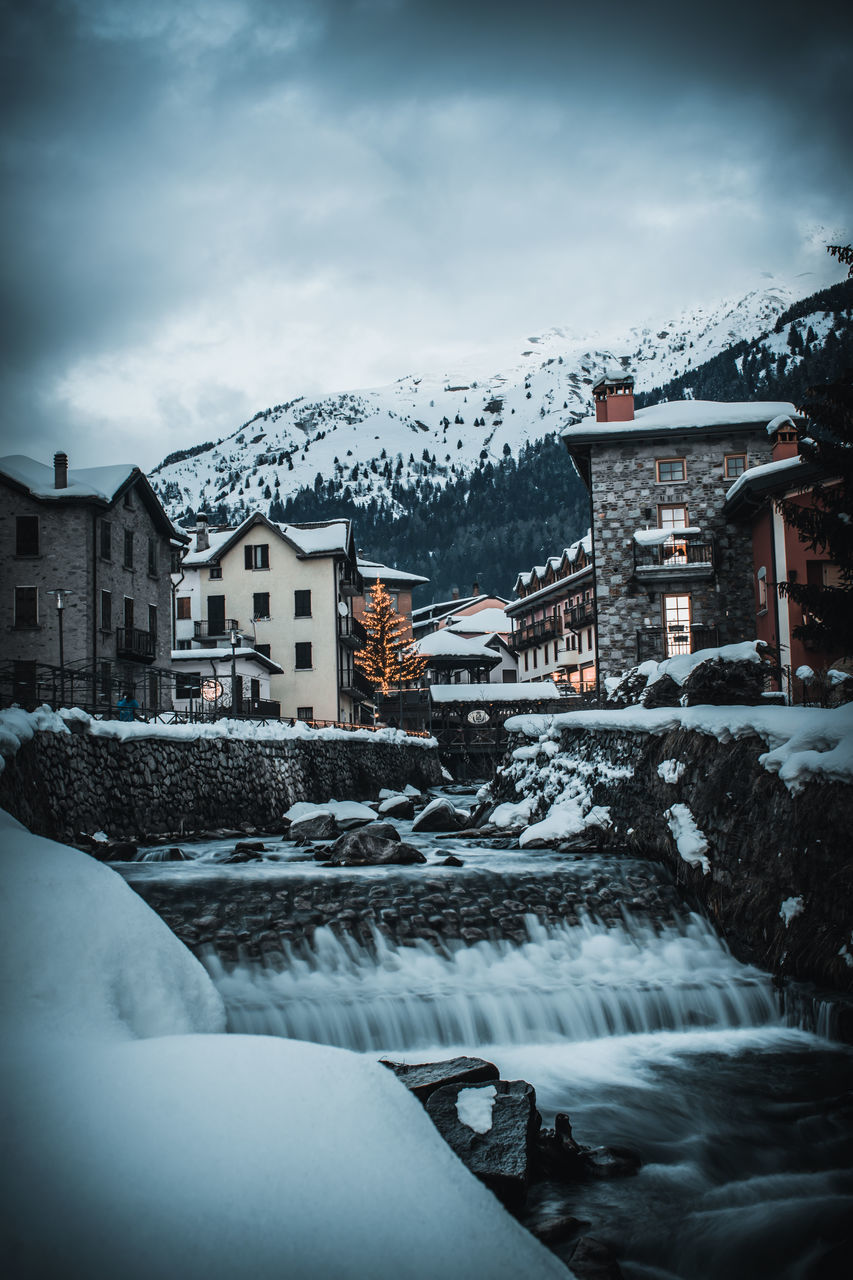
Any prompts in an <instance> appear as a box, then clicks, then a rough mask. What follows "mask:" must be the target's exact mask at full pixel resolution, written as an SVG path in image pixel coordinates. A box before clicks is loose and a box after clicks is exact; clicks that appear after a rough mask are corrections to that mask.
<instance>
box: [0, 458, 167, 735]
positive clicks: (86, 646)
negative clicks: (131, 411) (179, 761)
mask: <svg viewBox="0 0 853 1280" xmlns="http://www.w3.org/2000/svg"><path fill="white" fill-rule="evenodd" d="M0 490H2V495H3V502H2V515H0V538H2V546H3V554H2V556H0V635H2V655H0V657H2V662H0V696H2V698H3V700H4V701H7V702H8V701H17V702H22V703H24V704H31V703H34V702H39V701H48V702H57V701H60V700H61V701H67V702H69V703H70V702H71V701H73V702H75V703H76V704H78V705H79V704H81V703H82V704H86V705H89V706H91V707H92V708H93V709H96V710H97V709H99V708H102V707H103V708H107V707H109V706H110V705H112V704H114V703H115V701H116V700H117V698H118V697H119V696H120V695H121V694H123V693H126V692H132V693H133V694H134V696H135V697H136V700H137V701H138V702H139V704H140V706H141V707H143V708H145V709H146V710H156V709H160V708H163V707H168V706H170V705H171V677H170V673H169V656H170V650H171V583H170V577H169V569H170V560H171V553H172V550H173V548H175V547H177V546H180V545H182V544H183V543H185V542H186V541H187V539H186V538H185V537H184V536H183V535H182V534H179V533H178V532H177V531H176V530H175V528H174V526H173V525H172V522H171V521H170V519H169V517H168V516H167V515H166V512H165V511H164V509H163V507H162V505H161V503H160V500H159V499H158V497H157V495H156V494H155V493H154V490H153V489H152V488H151V486H150V484H149V483H148V480H147V479H146V477H145V476H144V475H143V473H142V472H141V471H140V470H139V468H138V467H135V466H129V465H123V466H109V467H91V468H86V469H83V470H74V471H70V470H69V468H68V458H67V456H66V455H65V454H64V453H57V454H56V456H55V458H54V465H53V467H49V466H47V465H45V464H44V463H42V462H37V461H35V460H34V459H32V458H27V457H24V456H22V455H14V456H10V457H6V458H0Z"/></svg>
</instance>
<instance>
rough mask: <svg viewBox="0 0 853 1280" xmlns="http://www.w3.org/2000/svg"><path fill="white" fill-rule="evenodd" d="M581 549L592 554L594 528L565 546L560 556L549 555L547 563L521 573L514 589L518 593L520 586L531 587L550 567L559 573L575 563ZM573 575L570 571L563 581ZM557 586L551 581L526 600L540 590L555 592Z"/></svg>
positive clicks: (531, 598)
mask: <svg viewBox="0 0 853 1280" xmlns="http://www.w3.org/2000/svg"><path fill="white" fill-rule="evenodd" d="M581 551H583V553H584V555H585V556H587V557H591V556H592V530H591V529H587V531H586V533H585V534H584V536H583V537H582V538H578V540H577V542H573V543H572V545H571V546H570V547H564V548H563V550H562V551H561V553H560V554H559V555H558V556H549V557H548V563H547V564H543V565H540V564H537V565H534V566H533V568H532V569H529V570H527V571H526V572H522V573H519V575H518V577H517V578H516V580H515V588H514V590H515V593H516V595H518V592H519V588H526V587H529V586H530V584H531V582H532V581H533V579H534V577H536V578H539V579H542V578H544V577H545V574H546V573H547V572H548V569H549V568H552V569H553V570H554V572H555V573H558V572H559V571H560V570H561V569H564V568H566V567H567V566H569V565H572V564H574V562H575V561H576V560H577V558H578V556H579V555H580V553H581ZM586 567H587V566H584V568H586ZM576 572H580V570H577V571H576ZM573 576H574V573H569V574H567V575H566V577H565V578H563V579H561V581H563V582H567V581H568V580H569V579H570V578H572V577H573ZM556 586H557V584H556V583H554V582H549V583H548V584H547V586H543V587H540V588H539V589H537V590H536V591H534V592H533V593H532V594H531V595H528V596H525V597H524V598H525V600H533V599H535V598H536V597H537V596H539V594H540V592H545V593H550V592H553V591H554V589H555V588H556ZM512 603H513V604H514V605H515V604H517V603H518V601H516V600H514V601H513V602H512Z"/></svg>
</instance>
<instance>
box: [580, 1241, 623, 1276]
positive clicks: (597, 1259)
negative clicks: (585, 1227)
mask: <svg viewBox="0 0 853 1280" xmlns="http://www.w3.org/2000/svg"><path fill="white" fill-rule="evenodd" d="M569 1265H570V1266H571V1269H572V1272H573V1274H574V1275H576V1276H577V1278H578V1280H622V1274H623V1273H622V1268H621V1267H620V1266H619V1263H618V1262H617V1261H616V1258H615V1256H614V1254H613V1250H612V1249H611V1248H610V1246H609V1245H606V1244H603V1243H602V1242H601V1241H600V1240H594V1239H593V1237H592V1236H581V1238H580V1240H578V1242H577V1244H576V1245H575V1247H574V1249H573V1250H572V1253H571V1256H570V1258H569Z"/></svg>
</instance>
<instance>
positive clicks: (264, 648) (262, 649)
mask: <svg viewBox="0 0 853 1280" xmlns="http://www.w3.org/2000/svg"><path fill="white" fill-rule="evenodd" d="M255 653H260V654H263V656H264V657H265V658H268V657H269V656H270V646H269V645H268V644H256V645H255Z"/></svg>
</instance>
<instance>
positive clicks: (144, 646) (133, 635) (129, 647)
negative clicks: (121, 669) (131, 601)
mask: <svg viewBox="0 0 853 1280" xmlns="http://www.w3.org/2000/svg"><path fill="white" fill-rule="evenodd" d="M155 640H156V637H155V636H154V635H152V633H151V632H150V631H140V630H139V628H138V627H117V628H116V657H117V658H124V659H126V660H127V661H129V662H153V661H154V648H155Z"/></svg>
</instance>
